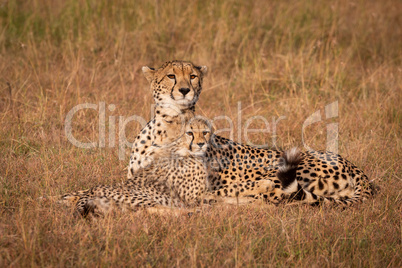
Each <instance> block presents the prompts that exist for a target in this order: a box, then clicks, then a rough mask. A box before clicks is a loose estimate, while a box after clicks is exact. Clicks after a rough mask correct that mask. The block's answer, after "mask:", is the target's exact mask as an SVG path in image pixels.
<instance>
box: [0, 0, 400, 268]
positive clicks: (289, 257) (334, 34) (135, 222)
mask: <svg viewBox="0 0 402 268" xmlns="http://www.w3.org/2000/svg"><path fill="white" fill-rule="evenodd" d="M401 10H402V3H401V1H399V0H385V1H365V0H356V1H346V0H344V1H288V0H287V1H263V0H256V1H234V0H228V1H220V0H218V1H195V0H194V1H192V0H187V1H183V0H178V1H173V0H172V1H170V0H167V1H131V0H119V1H107V0H97V1H96V0H93V1H90V0H88V1H83V0H68V1H63V0H54V1H45V0H33V1H16V0H9V1H7V0H6V1H4V0H1V1H0V94H1V95H0V152H1V156H0V267H5V266H16V267H26V266H91V267H94V266H115V267H118V266H155V267H160V266H163V267H171V266H181V267H189V266H192V267H196V266H197V267H206V266H212V267H221V266H223V267H232V266H236V267H240V266H304V267H310V266H316V267H320V266H325V267H333V266H342V267H344V266H346V267H348V266H350V267H401V266H402V260H401V258H402V257H401V250H402V248H401V240H402V235H401V226H402V221H401V215H402V202H401V201H402V196H401V190H402V182H401V135H402V128H401V121H402V113H401V103H402V99H401V95H402V90H401V87H402V16H401V12H400V11H401ZM173 59H184V60H190V61H192V62H194V63H196V64H200V65H207V66H208V68H209V74H208V76H207V77H206V78H205V80H204V87H203V88H204V89H203V93H202V94H201V98H200V100H199V102H198V103H197V106H196V108H197V111H198V113H200V114H202V115H205V116H207V117H209V118H214V117H216V116H222V115H226V116H228V117H230V118H231V119H232V120H233V122H234V127H235V128H234V139H235V140H239V138H241V139H242V140H243V142H244V140H245V139H244V136H239V135H238V133H239V132H238V131H239V130H240V131H242V132H241V133H243V134H244V126H245V122H246V121H247V119H248V118H251V117H252V116H256V115H258V116H262V117H265V118H267V120H268V122H269V123H270V126H269V130H270V131H269V132H266V133H257V134H250V137H251V141H252V142H254V143H258V144H263V143H267V144H268V145H269V146H278V147H282V148H289V147H292V146H299V147H300V148H303V143H302V135H301V134H302V125H303V122H304V121H305V120H306V119H307V118H308V116H309V115H311V114H313V113H314V112H315V111H318V110H320V111H322V113H321V115H322V116H323V119H325V116H324V115H325V113H324V112H323V111H324V107H325V106H326V105H328V104H330V103H332V102H335V101H338V105H339V113H338V117H335V118H333V119H329V120H323V121H322V122H318V123H315V124H313V125H311V126H310V127H308V128H306V131H305V134H306V144H308V145H309V146H310V147H312V148H315V149H325V145H326V141H325V140H326V125H327V124H328V123H338V127H339V136H338V139H339V153H340V154H341V155H343V156H344V157H346V158H348V159H349V160H351V161H352V162H353V163H355V164H356V165H358V166H359V167H361V168H362V169H363V170H364V171H365V173H366V174H367V175H368V176H369V177H370V179H372V180H373V181H374V182H375V184H376V185H377V186H378V187H379V192H378V194H377V195H376V196H375V198H373V199H371V200H368V201H366V202H364V203H362V204H359V205H356V206H354V207H352V208H347V209H345V210H342V209H339V208H325V207H321V208H320V207H309V206H305V205H296V206H285V205H279V206H268V205H249V206H241V207H237V206H233V207H217V208H212V209H204V210H203V211H202V212H201V213H198V214H195V215H193V216H192V217H187V216H179V217H176V216H171V215H165V216H158V215H148V214H146V213H137V214H135V213H132V214H127V215H122V214H119V213H115V214H111V215H109V216H108V217H106V218H104V219H99V220H97V221H94V222H91V223H89V222H87V221H85V220H83V219H79V218H75V217H73V216H72V212H71V210H69V209H66V208H64V207H62V206H60V205H58V204H56V203H53V202H45V203H42V202H39V201H38V198H39V197H40V196H44V195H48V196H53V195H59V194H63V193H65V192H67V191H72V190H78V189H83V188H86V187H90V186H94V185H96V184H100V183H111V182H115V181H119V180H122V179H124V178H125V177H126V169H125V168H126V166H127V164H128V157H127V156H128V155H129V149H128V148H125V158H124V159H123V160H119V157H118V156H119V155H118V152H119V148H118V144H119V140H118V133H117V132H118V128H119V117H118V116H125V117H128V116H131V115H138V116H142V117H143V118H145V119H146V120H148V119H149V118H150V110H151V104H152V103H153V99H152V95H151V92H150V90H149V86H148V83H147V81H146V80H145V78H144V77H143V76H142V74H141V67H142V66H143V65H149V66H152V67H158V66H160V65H161V64H162V63H163V62H165V61H168V60H173ZM101 102H105V103H106V107H108V105H110V104H114V105H115V107H116V109H115V110H114V111H110V110H108V109H106V119H107V120H106V146H105V147H104V148H93V149H83V148H78V147H76V146H74V145H72V144H71V143H70V142H69V141H68V139H67V138H66V135H65V127H64V120H65V118H66V115H67V113H68V112H69V111H70V110H71V109H72V108H73V107H74V106H76V105H78V104H82V103H93V104H97V105H98V104H99V103H101ZM238 102H241V118H240V119H241V121H240V124H239V121H238V119H239V113H238ZM109 116H115V117H114V118H115V119H116V129H115V131H109V127H110V125H111V123H110V122H111V121H110V120H109ZM280 116H285V117H286V118H285V119H283V120H281V121H279V122H278V124H277V127H276V128H277V129H276V133H275V131H274V130H273V124H272V119H274V120H277V119H278V118H279V117H280ZM98 121H99V112H98V111H97V110H92V109H85V110H82V111H80V112H78V113H77V114H76V115H75V116H74V118H73V122H74V123H73V134H74V135H75V137H76V138H77V139H79V140H81V141H86V142H88V141H97V140H99V133H98ZM216 123H217V126H218V127H219V128H223V127H228V126H229V123H228V122H226V123H225V121H224V120H217V121H216ZM252 126H255V127H257V128H262V127H263V126H264V124H263V122H262V121H261V120H256V121H254V122H253V124H252ZM140 128H141V126H140V124H138V123H136V122H130V123H129V124H128V125H127V126H126V128H125V131H126V134H127V137H128V140H133V138H134V137H135V136H136V134H137V133H138V132H139V130H140ZM109 135H111V140H113V141H115V144H116V145H115V146H114V147H111V146H110V144H111V143H110V142H109V140H108V139H109ZM221 135H224V136H226V137H230V133H229V132H222V133H221Z"/></svg>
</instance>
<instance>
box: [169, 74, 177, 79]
mask: <svg viewBox="0 0 402 268" xmlns="http://www.w3.org/2000/svg"><path fill="white" fill-rule="evenodd" d="M167 77H169V78H170V79H175V78H176V76H175V75H174V74H168V76H167Z"/></svg>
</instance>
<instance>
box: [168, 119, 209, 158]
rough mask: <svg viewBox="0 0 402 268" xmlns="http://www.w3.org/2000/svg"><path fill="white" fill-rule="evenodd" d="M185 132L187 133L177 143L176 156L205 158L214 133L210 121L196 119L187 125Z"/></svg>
mask: <svg viewBox="0 0 402 268" xmlns="http://www.w3.org/2000/svg"><path fill="white" fill-rule="evenodd" d="M185 130H186V131H185V133H184V134H183V135H182V136H181V137H180V138H179V139H178V141H177V142H176V150H174V154H177V155H180V156H189V155H192V156H196V157H201V156H204V155H205V153H206V151H207V148H208V146H209V142H210V139H211V135H212V132H213V127H212V125H211V124H210V123H209V122H208V120H205V119H203V118H200V117H194V118H192V119H191V120H190V121H189V122H188V123H187V124H186V129H185Z"/></svg>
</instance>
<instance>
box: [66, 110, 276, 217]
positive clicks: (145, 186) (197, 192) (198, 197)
mask: <svg viewBox="0 0 402 268" xmlns="http://www.w3.org/2000/svg"><path fill="white" fill-rule="evenodd" d="M174 123H175V122H172V124H173V125H174ZM211 130H212V128H211V126H210V125H209V124H208V123H207V122H206V121H205V120H203V119H200V118H197V117H194V118H192V119H191V120H189V121H188V123H187V124H186V126H185V132H184V133H182V134H180V135H179V137H177V139H174V140H173V141H172V142H171V143H169V144H165V145H163V146H153V147H152V150H153V156H154V158H155V159H154V161H153V162H152V163H151V164H150V165H149V166H148V167H146V168H143V169H140V170H138V171H137V172H136V173H135V174H134V175H133V177H132V178H130V179H128V180H127V181H125V182H123V183H120V184H117V185H112V186H96V187H93V188H91V189H88V190H83V191H78V192H75V193H69V194H66V195H64V196H62V198H61V199H62V202H64V203H67V204H70V205H75V208H76V212H77V213H78V214H80V215H84V216H86V215H88V214H89V213H94V214H95V215H101V214H104V213H107V212H109V211H110V209H111V208H113V207H118V208H120V209H122V210H123V211H124V210H135V209H138V208H140V207H142V208H157V209H159V210H162V211H163V210H164V208H169V207H176V208H190V207H194V206H197V205H199V204H200V203H201V202H208V203H210V202H213V203H227V204H236V203H240V204H244V203H249V202H251V201H252V199H251V198H247V197H244V198H241V197H237V198H236V199H232V198H220V197H215V196H213V195H211V194H209V193H207V192H206V191H207V189H208V181H207V173H206V167H205V163H204V158H203V157H204V156H205V152H206V150H207V148H208V146H209V140H210V137H211ZM270 185H271V183H270V182H269V181H266V183H265V184H264V183H260V185H259V188H258V189H257V188H255V189H253V194H255V195H257V194H259V193H263V192H267V191H269V189H268V188H267V187H270Z"/></svg>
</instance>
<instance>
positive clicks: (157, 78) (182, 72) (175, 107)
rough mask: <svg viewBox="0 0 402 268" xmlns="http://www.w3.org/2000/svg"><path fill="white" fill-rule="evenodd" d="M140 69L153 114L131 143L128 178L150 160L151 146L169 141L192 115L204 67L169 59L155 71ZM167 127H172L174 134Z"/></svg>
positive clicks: (204, 70)
mask: <svg viewBox="0 0 402 268" xmlns="http://www.w3.org/2000/svg"><path fill="white" fill-rule="evenodd" d="M142 72H143V73H144V76H145V78H146V79H147V80H148V82H149V83H150V84H151V89H152V90H153V98H154V101H155V104H156V105H155V112H154V114H155V117H154V118H153V119H152V120H151V121H149V122H148V123H147V125H146V126H145V127H144V128H143V129H142V130H141V131H140V134H139V135H138V136H137V137H136V138H135V140H134V142H133V147H132V151H131V156H130V164H129V167H128V174H127V177H128V178H131V177H132V176H133V174H134V173H135V172H136V171H137V170H139V169H141V168H144V167H146V166H148V165H149V164H150V163H151V162H152V147H153V146H155V145H156V146H158V145H159V146H160V145H163V144H168V143H170V142H172V140H171V137H175V136H176V134H177V133H176V132H180V131H182V126H184V125H185V124H186V123H187V121H188V120H189V119H190V118H193V117H194V105H195V103H196V102H197V101H198V98H199V96H200V94H201V90H202V80H203V77H204V76H205V75H206V73H207V67H206V66H196V65H194V64H192V63H191V62H185V61H172V62H166V63H165V64H163V65H162V66H161V67H160V68H159V69H157V70H155V69H154V68H150V67H148V66H144V67H142ZM179 119H180V120H179ZM173 122H176V126H171V124H172V123H173ZM166 129H170V130H173V133H171V132H167V131H166Z"/></svg>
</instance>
